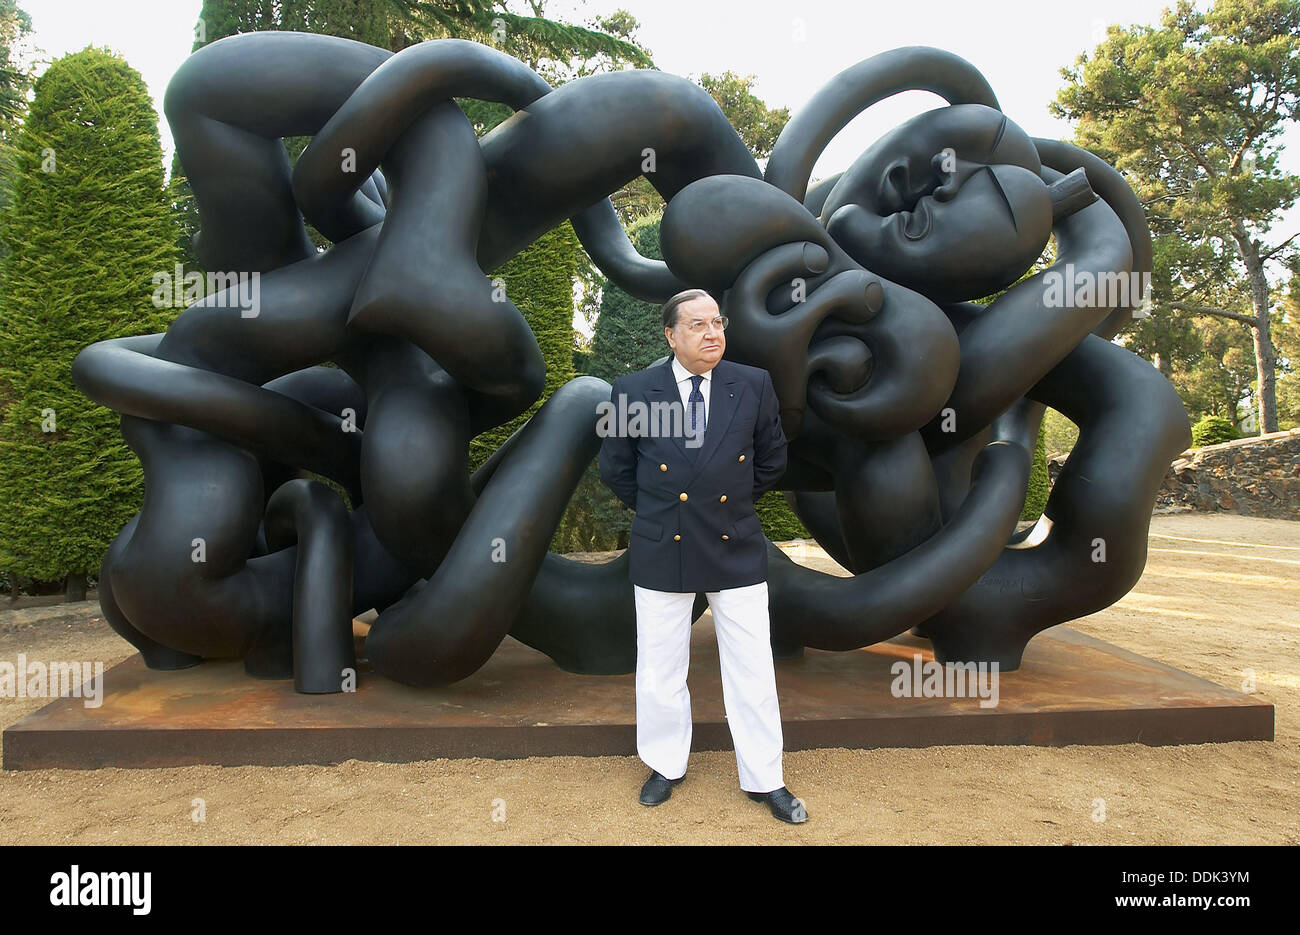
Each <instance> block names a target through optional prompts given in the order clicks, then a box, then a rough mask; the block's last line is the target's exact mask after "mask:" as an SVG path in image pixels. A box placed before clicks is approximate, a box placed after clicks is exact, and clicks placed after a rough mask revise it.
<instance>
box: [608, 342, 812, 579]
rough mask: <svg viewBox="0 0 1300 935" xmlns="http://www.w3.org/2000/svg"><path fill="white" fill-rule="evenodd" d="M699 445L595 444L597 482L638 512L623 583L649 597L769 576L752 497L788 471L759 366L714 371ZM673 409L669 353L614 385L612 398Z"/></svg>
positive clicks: (653, 441)
mask: <svg viewBox="0 0 1300 935" xmlns="http://www.w3.org/2000/svg"><path fill="white" fill-rule="evenodd" d="M711 380H712V382H711V384H710V390H709V407H708V419H707V420H706V426H705V432H704V443H703V445H701V446H697V447H688V446H687V444H686V438H685V437H683V436H682V435H680V434H679V435H676V436H674V437H654V436H653V435H643V436H641V437H618V436H613V435H608V436H606V437H605V438H604V440H603V441H602V442H601V447H600V456H599V458H598V462H599V465H600V476H601V478H602V479H603V480H604V481H605V483H606V484H607V485H608V486H609V488H610V489H611V490H613V491H614V493H615V495H617V496H618V498H619V499H620V500H622V501H623V502H624V503H626V504H627V505H628V506H629V507H631V508H632V509H633V510H635V511H636V516H635V518H634V519H633V520H632V530H631V535H630V537H629V541H628V561H629V570H628V577H629V578H630V579H631V581H632V583H633V584H636V585H640V586H641V587H643V588H652V589H654V590H656V591H676V592H695V593H698V592H701V591H720V590H722V589H724V588H740V587H745V586H747V585H751V584H758V583H759V582H760V581H766V580H767V540H766V539H765V538H764V537H763V533H762V526H761V524H760V523H759V520H758V514H757V513H755V512H754V500H755V499H757V497H758V496H759V494H761V493H764V492H765V491H768V490H770V489H772V488H773V487H775V486H776V484H777V482H778V481H780V479H781V477H782V476H783V475H784V474H785V470H786V447H787V442H786V437H785V433H784V432H783V431H782V429H781V415H780V405H779V403H778V401H777V398H776V390H775V389H774V388H773V386H772V378H771V377H770V376H769V375H768V372H767V371H766V370H762V369H760V368H758V367H750V366H747V365H745V364H738V363H735V362H733V361H729V360H726V359H725V358H724V359H722V360H719V361H718V363H717V364H716V365H715V366H714V368H713V374H712V377H711ZM621 394H622V395H624V396H625V400H626V402H627V403H631V402H634V401H636V402H641V403H644V404H646V405H647V406H649V405H652V404H654V403H656V402H658V403H660V404H664V403H668V404H676V407H677V409H678V411H679V412H682V411H684V410H683V409H682V405H681V395H680V393H679V392H678V389H677V381H676V380H675V379H674V376H673V369H672V357H671V356H670V357H667V358H665V360H664V362H663V363H660V364H652V365H651V366H649V367H647V368H646V369H645V370H638V371H636V372H635V373H627V374H623V375H622V376H620V377H617V378H616V379H615V380H614V385H613V386H612V387H611V389H610V401H611V402H612V403H613V404H614V406H615V407H616V409H617V407H618V406H619V397H620V395H621Z"/></svg>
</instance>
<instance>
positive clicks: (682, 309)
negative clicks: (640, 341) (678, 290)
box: [664, 295, 727, 373]
mask: <svg viewBox="0 0 1300 935" xmlns="http://www.w3.org/2000/svg"><path fill="white" fill-rule="evenodd" d="M721 316H722V313H721V312H720V311H719V310H718V303H717V302H715V301H713V298H712V297H711V296H707V295H703V296H698V297H696V298H694V299H689V300H687V301H685V302H683V303H682V304H681V305H679V306H677V324H676V326H675V327H672V328H665V329H664V336H665V337H666V338H668V346H669V347H671V348H672V349H673V353H674V354H676V355H677V359H678V360H680V361H681V362H682V366H683V367H685V368H686V369H687V370H689V371H690V372H691V373H705V372H707V371H709V370H712V369H713V368H714V366H715V365H716V364H717V363H718V361H720V360H721V359H722V353H723V351H725V350H726V349H727V337H726V335H725V334H724V333H723V331H722V329H721V328H720V327H718V326H717V325H715V324H713V322H715V321H716V320H717V319H718V318H720V317H721Z"/></svg>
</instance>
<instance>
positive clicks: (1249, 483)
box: [1048, 429, 1300, 520]
mask: <svg viewBox="0 0 1300 935" xmlns="http://www.w3.org/2000/svg"><path fill="white" fill-rule="evenodd" d="M1064 462H1065V456H1064V455H1061V456H1058V457H1055V458H1052V459H1051V461H1050V463H1049V464H1048V470H1049V473H1050V474H1051V479H1052V481H1053V482H1055V481H1056V475H1057V473H1058V472H1059V471H1060V468H1061V465H1062V464H1063V463H1064ZM1188 510H1202V511H1205V512H1211V513H1213V512H1228V513H1238V514H1241V515H1243V516H1267V517H1273V518H1277V519H1296V520H1300V429H1292V430H1291V431H1289V432H1274V433H1273V434H1271V435H1263V436H1260V437H1257V438H1240V439H1237V440H1236V441H1231V442H1224V443H1223V444H1221V445H1207V446H1205V447H1204V448H1192V449H1189V450H1188V451H1184V452H1183V453H1182V454H1181V455H1179V456H1178V458H1177V459H1176V460H1175V461H1174V463H1173V464H1171V465H1170V466H1169V473H1168V474H1167V475H1165V479H1164V482H1163V483H1162V484H1161V485H1160V490H1159V492H1158V493H1157V494H1156V504H1155V512H1157V513H1180V512H1185V511H1188Z"/></svg>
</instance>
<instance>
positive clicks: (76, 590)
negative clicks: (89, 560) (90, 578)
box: [63, 575, 86, 602]
mask: <svg viewBox="0 0 1300 935" xmlns="http://www.w3.org/2000/svg"><path fill="white" fill-rule="evenodd" d="M63 599H64V600H65V601H69V602H71V601H84V600H85V599H86V576H85V575H68V579H67V581H66V582H65V583H64V590H63Z"/></svg>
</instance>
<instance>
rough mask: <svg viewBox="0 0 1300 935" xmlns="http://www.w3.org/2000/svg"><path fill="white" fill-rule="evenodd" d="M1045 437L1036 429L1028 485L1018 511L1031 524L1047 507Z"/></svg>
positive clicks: (1048, 482) (1040, 429) (1041, 430)
mask: <svg viewBox="0 0 1300 935" xmlns="http://www.w3.org/2000/svg"><path fill="white" fill-rule="evenodd" d="M1046 446H1047V436H1046V435H1045V434H1044V432H1043V429H1042V427H1041V426H1040V427H1039V429H1038V441H1037V443H1036V444H1035V445H1034V460H1033V462H1032V463H1031V464H1030V465H1029V484H1028V487H1027V488H1026V491H1025V505H1024V508H1023V509H1022V510H1021V511H1020V518H1021V519H1022V520H1026V521H1029V522H1033V521H1034V520H1036V519H1038V517H1040V516H1042V515H1043V508H1044V507H1045V506H1047V494H1048V492H1049V484H1050V479H1049V477H1048V473H1047V447H1046Z"/></svg>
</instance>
